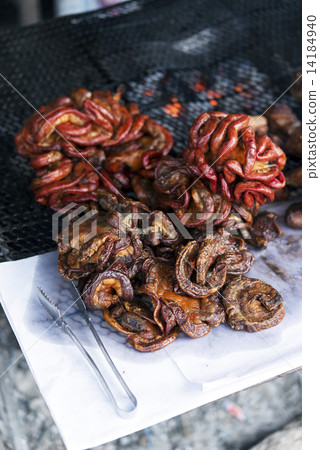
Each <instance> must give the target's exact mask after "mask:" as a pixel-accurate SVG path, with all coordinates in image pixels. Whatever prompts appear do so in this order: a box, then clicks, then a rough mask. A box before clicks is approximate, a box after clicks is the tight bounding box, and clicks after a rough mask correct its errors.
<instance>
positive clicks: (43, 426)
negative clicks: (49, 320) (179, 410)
mask: <svg viewBox="0 0 320 450" xmlns="http://www.w3.org/2000/svg"><path fill="white" fill-rule="evenodd" d="M19 356H21V351H20V349H19V345H18V343H17V341H16V339H15V337H14V335H13V333H12V331H11V328H10V326H9V324H8V321H7V319H6V317H5V315H4V313H3V311H2V309H0V373H3V372H4V371H5V370H6V368H7V367H8V366H10V364H11V363H12V362H13V361H15V360H16V359H17V358H18V357H19ZM64 448H65V447H64V444H63V443H62V441H61V438H60V436H59V433H58V431H57V428H56V426H55V424H54V423H53V420H52V418H51V416H50V413H49V411H48V408H47V406H46V404H45V402H44V400H43V398H42V397H41V395H40V393H39V390H38V388H37V385H36V383H35V381H34V379H33V377H32V375H31V372H30V370H29V368H28V366H27V363H26V361H25V359H24V357H23V356H22V357H21V358H20V359H19V361H18V362H17V363H16V364H15V365H14V366H13V367H12V368H11V369H10V370H8V371H7V372H6V374H5V375H4V376H3V377H2V378H1V379H0V450H2V449H4V450H7V449H10V450H11V449H14V450H29V449H30V450H31V449H32V450H38V449H39V450H63V449H64ZM96 449H98V450H116V449H117V450H118V449H119V450H120V449H121V450H140V449H141V450H143V449H146V450H249V449H251V450H269V449H272V450H287V449H290V450H299V449H301V374H300V373H297V372H294V373H291V374H289V375H286V376H283V377H281V378H278V379H275V380H273V381H270V382H268V383H265V384H262V385H259V386H255V387H252V388H250V389H247V390H245V391H242V392H239V393H236V394H233V395H231V396H229V397H227V398H225V399H221V400H218V401H216V402H213V403H210V404H208V405H205V406H202V407H200V408H197V409H195V410H192V411H189V412H187V413H185V414H182V415H181V416H178V417H175V418H173V419H170V420H167V421H165V422H162V423H159V424H157V425H154V426H152V427H150V428H147V429H145V430H143V431H140V432H137V433H134V434H132V435H129V436H125V437H123V438H121V439H118V440H116V441H113V442H110V443H108V444H104V445H102V446H100V447H96Z"/></svg>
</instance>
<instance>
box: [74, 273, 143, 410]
mask: <svg viewBox="0 0 320 450" xmlns="http://www.w3.org/2000/svg"><path fill="white" fill-rule="evenodd" d="M71 283H72V285H73V288H74V290H75V293H76V295H77V299H76V304H77V306H78V308H79V311H80V312H81V313H82V315H83V317H84V319H85V321H86V323H87V325H88V326H89V329H90V331H91V333H92V335H93V337H94V338H95V340H96V342H97V344H98V346H99V348H100V350H101V352H102V354H103V356H104V358H105V359H106V361H107V363H108V364H109V366H110V368H111V369H112V371H113V373H114V375H115V376H116V378H117V380H118V381H119V383H120V384H121V386H122V388H123V390H124V391H125V392H126V394H127V396H128V398H129V399H130V401H131V403H132V407H131V409H130V410H125V411H124V410H123V409H122V408H120V407H119V405H118V404H117V402H116V400H115V399H114V404H115V407H116V409H117V411H118V412H119V413H120V414H122V411H124V413H125V414H126V415H128V414H132V413H133V412H134V411H135V409H136V408H137V404H138V402H137V399H136V397H135V396H134V395H133V393H132V392H131V390H130V388H129V386H128V385H127V383H126V382H125V381H124V379H123V377H122V376H121V374H120V372H119V371H118V369H117V368H116V366H115V365H114V363H113V361H112V359H111V357H110V355H109V353H108V351H107V349H106V348H105V346H104V345H103V342H102V340H101V338H100V336H99V334H98V332H97V330H96V329H95V327H94V325H93V323H92V320H91V316H90V314H89V313H88V311H87V307H86V305H85V303H84V301H83V300H82V296H81V294H80V293H79V291H78V289H77V286H76V285H75V283H74V282H73V281H71ZM113 398H114V397H113ZM122 415H123V414H122Z"/></svg>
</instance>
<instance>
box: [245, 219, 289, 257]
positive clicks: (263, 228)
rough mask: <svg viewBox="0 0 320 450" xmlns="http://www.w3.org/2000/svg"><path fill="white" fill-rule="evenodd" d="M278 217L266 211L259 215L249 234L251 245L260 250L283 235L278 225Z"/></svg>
mask: <svg viewBox="0 0 320 450" xmlns="http://www.w3.org/2000/svg"><path fill="white" fill-rule="evenodd" d="M276 218H277V215H276V214H275V213H273V212H269V211H264V212H262V213H260V214H258V215H257V216H256V217H255V218H254V220H253V224H252V226H251V228H250V229H249V233H250V236H251V239H250V240H249V241H248V242H249V244H251V245H253V246H254V247H258V248H266V247H267V244H268V242H270V241H273V240H274V239H277V237H279V236H282V235H283V231H282V230H281V228H280V227H279V226H278V225H277V224H276Z"/></svg>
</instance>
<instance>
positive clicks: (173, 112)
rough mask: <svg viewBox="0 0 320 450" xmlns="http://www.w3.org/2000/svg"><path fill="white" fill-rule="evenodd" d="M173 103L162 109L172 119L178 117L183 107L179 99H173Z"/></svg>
mask: <svg viewBox="0 0 320 450" xmlns="http://www.w3.org/2000/svg"><path fill="white" fill-rule="evenodd" d="M172 101H173V103H168V104H167V105H166V106H164V107H163V108H162V109H163V111H164V112H165V113H167V114H168V115H169V116H171V117H178V116H179V114H180V113H181V110H182V109H183V108H182V105H181V103H179V101H178V99H177V98H173V99H172Z"/></svg>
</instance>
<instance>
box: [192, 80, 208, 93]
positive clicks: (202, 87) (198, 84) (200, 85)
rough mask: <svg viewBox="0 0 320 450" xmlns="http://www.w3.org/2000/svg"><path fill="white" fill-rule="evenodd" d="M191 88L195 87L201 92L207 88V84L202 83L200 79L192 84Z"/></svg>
mask: <svg viewBox="0 0 320 450" xmlns="http://www.w3.org/2000/svg"><path fill="white" fill-rule="evenodd" d="M191 89H193V90H194V91H195V92H200V91H205V90H206V88H205V86H204V85H203V84H202V83H200V81H198V82H197V83H196V84H194V85H193V86H191Z"/></svg>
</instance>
